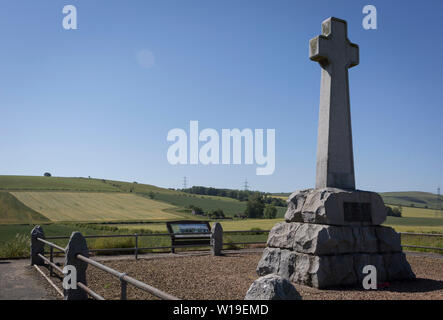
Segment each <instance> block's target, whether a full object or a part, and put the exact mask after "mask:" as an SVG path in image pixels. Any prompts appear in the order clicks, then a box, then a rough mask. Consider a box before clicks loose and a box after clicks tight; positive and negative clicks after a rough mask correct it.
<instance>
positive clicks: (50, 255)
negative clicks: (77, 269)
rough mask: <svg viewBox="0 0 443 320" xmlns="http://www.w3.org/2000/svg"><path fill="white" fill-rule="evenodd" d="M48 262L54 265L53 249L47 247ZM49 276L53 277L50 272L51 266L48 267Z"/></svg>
mask: <svg viewBox="0 0 443 320" xmlns="http://www.w3.org/2000/svg"><path fill="white" fill-rule="evenodd" d="M49 261H51V262H52V263H54V248H53V247H49ZM49 276H50V277H52V276H54V274H53V272H52V266H51V265H49Z"/></svg>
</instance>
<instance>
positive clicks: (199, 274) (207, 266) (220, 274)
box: [88, 253, 443, 300]
mask: <svg viewBox="0 0 443 320" xmlns="http://www.w3.org/2000/svg"><path fill="white" fill-rule="evenodd" d="M260 257H261V254H260V253H249V254H245V253H241V254H232V253H230V254H227V255H226V256H223V257H212V256H208V255H206V256H181V257H175V258H162V259H149V260H145V259H143V260H138V261H134V260H120V261H107V262H105V264H106V265H108V266H110V267H112V268H115V269H117V270H119V271H121V272H126V273H128V274H129V275H131V276H133V277H134V278H136V279H138V280H141V281H144V282H146V283H148V284H150V285H152V286H154V287H156V288H159V289H161V290H163V291H165V292H168V293H170V294H172V295H175V296H177V297H179V298H183V299H210V300H212V299H227V300H229V299H243V298H244V295H245V293H246V291H247V290H248V288H249V286H250V285H251V283H252V282H253V281H254V280H255V279H256V278H257V275H256V273H255V268H256V266H257V263H258V261H259V259H260ZM408 261H409V262H410V263H411V266H412V268H413V270H414V272H415V274H416V275H417V280H415V281H406V282H393V283H390V286H389V287H388V288H385V289H381V290H377V291H366V290H360V289H339V290H317V289H313V288H310V287H306V286H300V285H296V288H297V289H298V291H299V292H300V294H301V295H302V297H303V299H306V300H312V299H316V300H317V299H320V300H329V299H334V300H335V299H337V300H342V299H359V300H360V299H363V300H371V299H382V300H386V299H407V300H410V299H442V300H443V260H442V259H438V258H431V257H423V256H408ZM88 281H89V282H88V286H90V287H91V289H93V290H94V291H96V292H98V293H99V294H101V295H102V296H104V297H105V298H106V299H119V294H120V285H119V282H118V280H117V279H115V278H114V277H112V276H110V275H108V274H106V273H104V272H102V271H100V270H97V269H95V268H89V269H88ZM128 298H129V299H154V297H152V296H151V295H150V294H147V293H145V292H142V291H141V290H138V289H136V288H133V287H132V286H130V285H129V286H128Z"/></svg>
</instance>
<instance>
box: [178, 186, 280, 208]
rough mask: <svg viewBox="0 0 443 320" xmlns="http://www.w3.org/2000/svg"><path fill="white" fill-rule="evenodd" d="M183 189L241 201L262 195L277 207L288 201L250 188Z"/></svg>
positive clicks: (264, 199)
mask: <svg viewBox="0 0 443 320" xmlns="http://www.w3.org/2000/svg"><path fill="white" fill-rule="evenodd" d="M181 191H183V192H186V193H191V194H199V195H206V196H219V197H228V198H232V199H237V200H239V201H249V198H250V197H251V196H257V195H259V196H261V197H262V198H263V199H262V201H263V202H264V203H265V204H271V205H273V206H277V207H286V201H284V200H283V199H281V198H275V197H272V196H271V195H270V194H269V193H264V192H259V191H249V190H233V189H218V188H212V187H203V186H193V187H191V188H187V189H182V190H181Z"/></svg>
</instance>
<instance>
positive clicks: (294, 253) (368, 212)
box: [257, 188, 415, 288]
mask: <svg viewBox="0 0 443 320" xmlns="http://www.w3.org/2000/svg"><path fill="white" fill-rule="evenodd" d="M385 219H386V208H385V205H384V203H383V200H382V199H381V197H380V196H379V195H378V194H377V193H374V192H368V191H349V190H342V189H336V188H324V189H308V190H301V191H297V192H294V193H293V194H292V195H291V196H290V197H289V199H288V209H287V212H286V214H285V220H286V221H285V222H281V223H278V224H276V225H275V226H274V227H273V228H272V230H271V231H270V233H269V237H268V241H267V248H266V249H265V251H264V253H263V256H262V258H261V260H260V262H259V264H258V267H257V273H258V275H259V276H264V275H267V274H277V275H280V276H281V277H284V278H286V279H289V280H291V281H293V282H295V283H300V284H304V285H308V286H312V287H316V288H327V287H335V286H343V285H361V284H362V280H363V278H364V276H365V275H366V274H363V268H364V267H365V266H366V265H373V266H375V267H376V270H377V282H385V281H393V280H403V279H413V278H415V275H414V273H413V272H412V270H411V267H410V265H409V263H408V261H407V260H406V257H405V255H404V253H403V252H402V247H401V243H400V235H399V234H398V233H397V232H395V230H394V229H392V228H390V227H384V226H380V224H381V223H383V222H384V220H385Z"/></svg>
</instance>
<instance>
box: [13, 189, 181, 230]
mask: <svg viewBox="0 0 443 320" xmlns="http://www.w3.org/2000/svg"><path fill="white" fill-rule="evenodd" d="M11 193H12V194H13V195H14V196H15V197H16V198H17V199H18V200H19V201H21V202H22V203H23V204H25V205H26V206H28V207H29V208H32V209H33V210H35V211H37V212H39V213H41V214H42V215H44V216H45V217H46V218H48V219H50V220H51V221H55V222H57V221H122V220H170V219H180V218H182V216H181V215H180V214H174V213H173V212H174V209H176V208H175V207H174V206H172V205H170V204H167V203H163V202H159V201H155V200H151V199H147V198H144V197H140V196H136V195H133V194H130V193H98V192H88V193H85V192H34V191H32V192H23V191H20V192H18V191H17V192H11ZM166 211H167V212H166Z"/></svg>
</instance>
